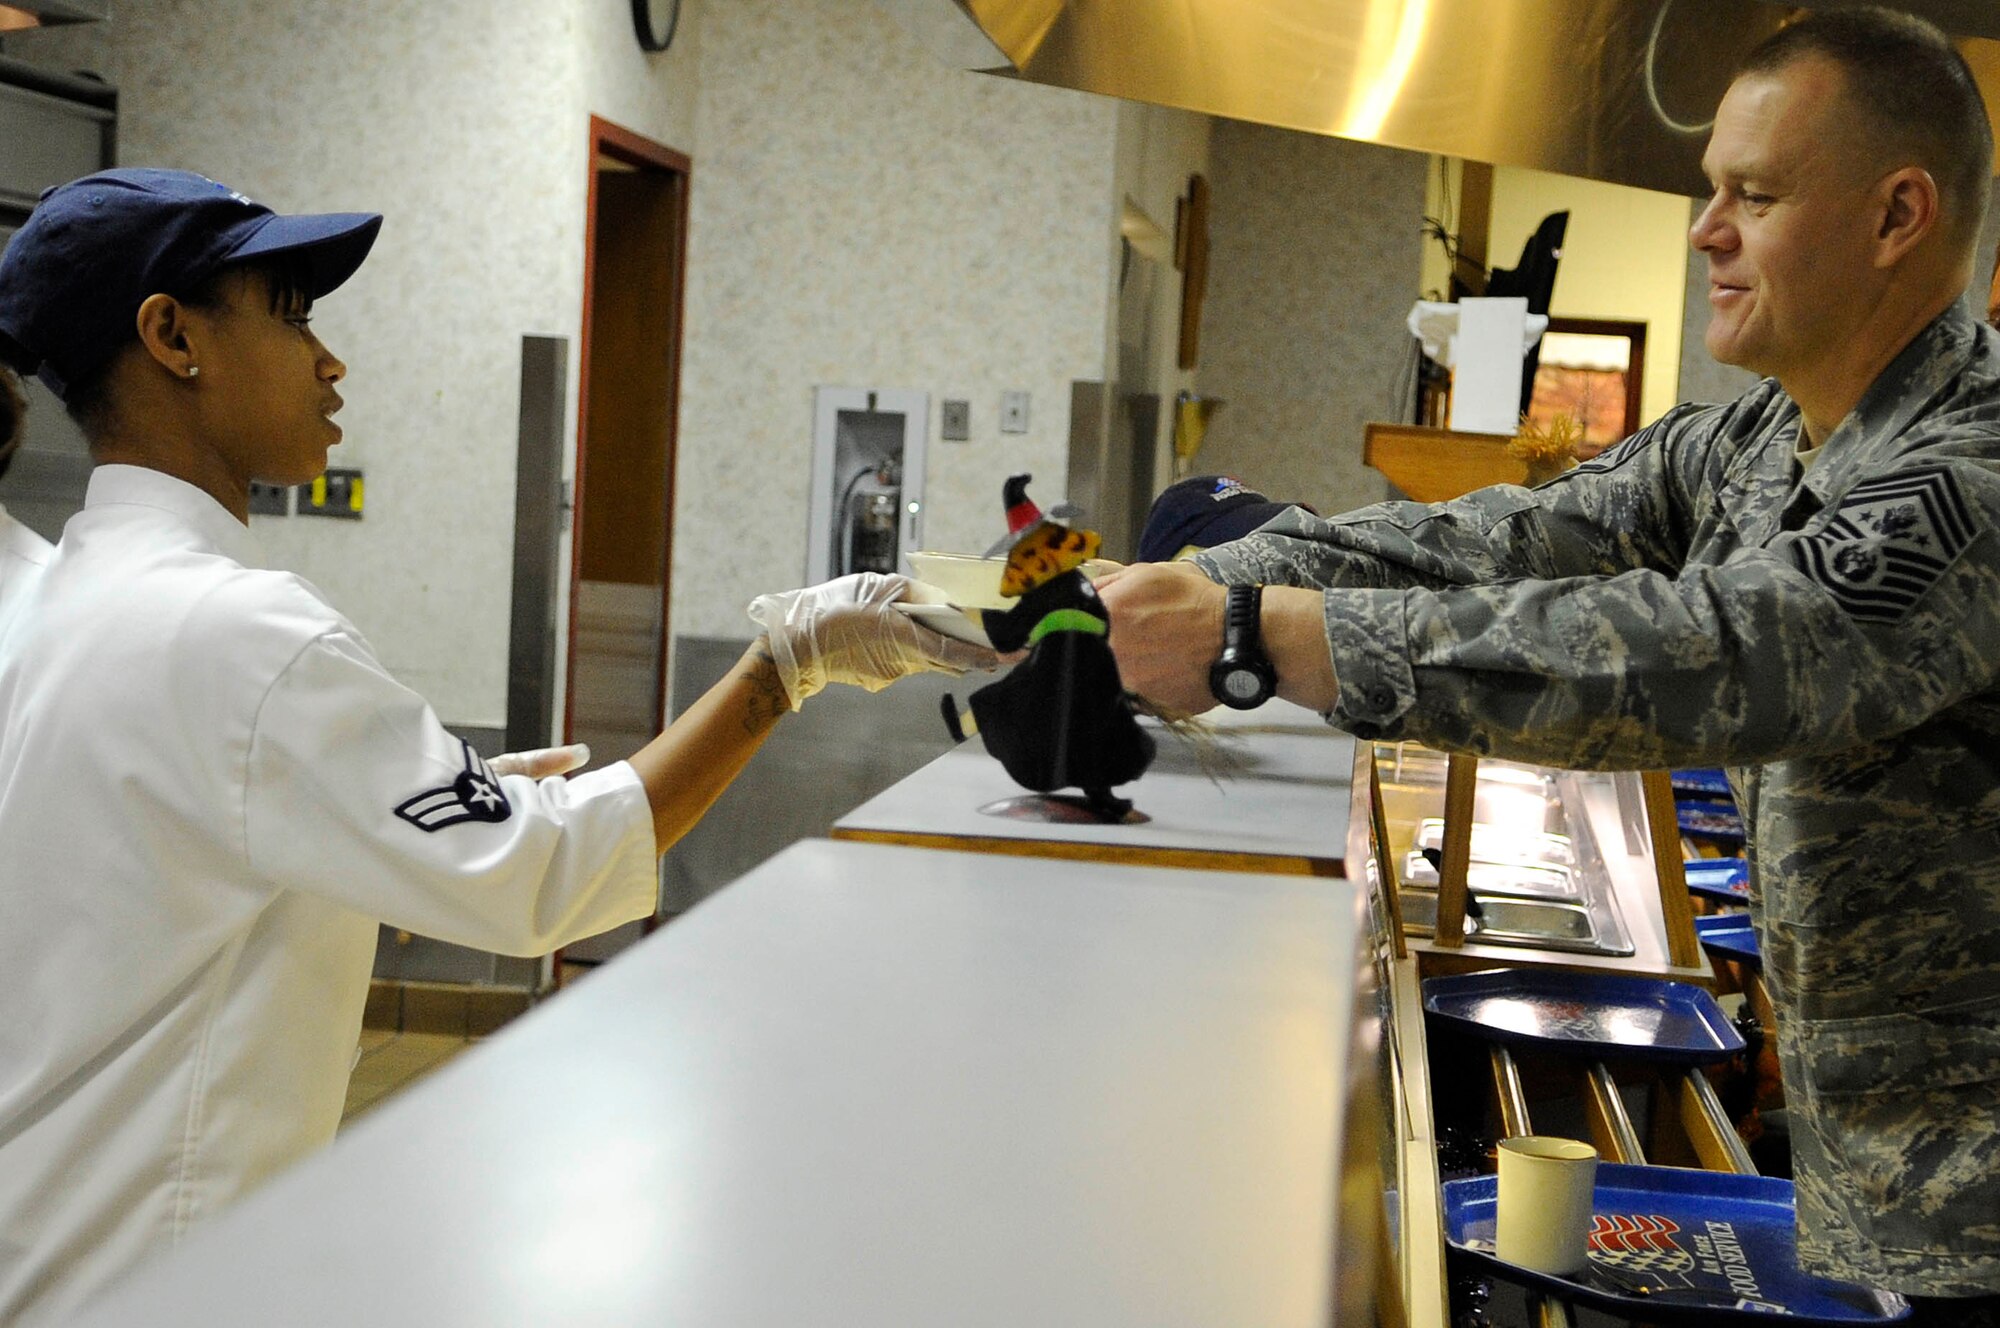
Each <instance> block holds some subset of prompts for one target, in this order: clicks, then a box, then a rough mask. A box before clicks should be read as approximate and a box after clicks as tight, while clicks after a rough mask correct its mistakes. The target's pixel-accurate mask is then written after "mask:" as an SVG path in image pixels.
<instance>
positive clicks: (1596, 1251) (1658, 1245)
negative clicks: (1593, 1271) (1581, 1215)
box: [1590, 1213, 1694, 1273]
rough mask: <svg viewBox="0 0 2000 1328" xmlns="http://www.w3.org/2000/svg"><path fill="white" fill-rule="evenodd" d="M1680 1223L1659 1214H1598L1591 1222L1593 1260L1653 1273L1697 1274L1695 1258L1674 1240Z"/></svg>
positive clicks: (1591, 1253)
mask: <svg viewBox="0 0 2000 1328" xmlns="http://www.w3.org/2000/svg"><path fill="white" fill-rule="evenodd" d="M1680 1229H1681V1228H1680V1223H1678V1222H1676V1221H1674V1220H1673V1219H1672V1218H1670V1217H1662V1216H1660V1215H1659V1214H1657V1213H1653V1214H1639V1213H1599V1214H1597V1215H1596V1216H1595V1217H1593V1218H1591V1220H1590V1257H1591V1258H1592V1259H1594V1260H1595V1261H1597V1262H1598V1263H1605V1264H1610V1265H1612V1266H1613V1267H1617V1268H1629V1269H1633V1270H1639V1269H1644V1270H1645V1271H1647V1272H1654V1273H1688V1272H1693V1271H1694V1256H1693V1255H1692V1254H1689V1253H1688V1252H1687V1251H1686V1250H1684V1249H1682V1248H1681V1247H1680V1244H1679V1242H1677V1241H1675V1240H1674V1233H1675V1232H1677V1231H1679V1230H1680Z"/></svg>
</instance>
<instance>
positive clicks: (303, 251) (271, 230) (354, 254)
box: [224, 212, 382, 300]
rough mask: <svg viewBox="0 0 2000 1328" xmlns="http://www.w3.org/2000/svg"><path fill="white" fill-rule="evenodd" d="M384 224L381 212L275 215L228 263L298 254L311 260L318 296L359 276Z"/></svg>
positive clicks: (234, 251)
mask: <svg viewBox="0 0 2000 1328" xmlns="http://www.w3.org/2000/svg"><path fill="white" fill-rule="evenodd" d="M381 229H382V214H381V213H379V212H321V213H315V214H312V215H308V216H300V217H285V216H273V217H271V218H269V219H268V220H266V221H265V223H264V224H263V225H262V226H260V227H258V228H257V231H256V233H255V234H253V235H252V236H251V237H250V238H249V239H247V240H245V241H244V242H243V243H242V244H239V245H237V246H236V248H234V249H232V250H231V251H230V252H229V254H228V255H227V256H226V258H225V259H224V261H225V262H230V263H240V262H243V261H244V260H246V259H251V258H269V257H272V256H274V255H277V254H298V255H300V256H302V257H303V258H304V259H305V260H306V269H307V272H308V273H309V280H310V281H311V283H312V296H313V298H314V299H315V300H317V299H319V298H320V297H321V296H323V295H326V294H327V293H329V292H331V291H333V290H335V289H337V288H338V287H339V286H340V284H341V283H342V282H344V281H346V280H347V279H348V278H349V277H351V276H353V275H354V273H355V271H356V269H358V268H359V267H360V266H361V261H362V260H363V259H365V258H367V257H368V251H369V250H370V249H372V248H374V247H375V236H376V234H377V233H378V232H379V231H381Z"/></svg>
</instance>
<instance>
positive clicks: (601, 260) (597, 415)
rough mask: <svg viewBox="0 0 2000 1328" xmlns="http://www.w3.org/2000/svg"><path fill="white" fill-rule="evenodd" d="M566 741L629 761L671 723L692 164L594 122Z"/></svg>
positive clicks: (601, 760)
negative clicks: (670, 632)
mask: <svg viewBox="0 0 2000 1328" xmlns="http://www.w3.org/2000/svg"><path fill="white" fill-rule="evenodd" d="M590 161H591V177H590V196H589V207H588V212H587V218H586V229H585V249H584V293H583V335H582V346H581V351H580V355H579V369H578V372H579V384H578V391H577V439H576V491H575V504H576V509H575V515H574V524H573V526H572V536H571V541H572V542H571V547H570V601H569V603H570V621H569V645H568V656H567V660H568V663H567V669H566V671H565V675H564V676H565V678H566V679H567V683H566V687H565V694H564V705H563V733H564V737H565V740H566V741H572V742H587V743H589V744H590V746H591V750H592V752H593V754H594V757H595V760H594V764H599V765H601V764H605V763H608V762H611V761H616V760H621V759H623V758H624V757H626V756H629V755H630V754H631V753H632V752H633V751H635V750H637V749H638V748H639V747H640V746H642V745H644V744H645V743H646V742H647V741H648V740H649V739H651V738H652V736H653V735H654V734H656V733H658V732H659V731H660V730H661V728H663V727H664V726H665V723H666V670H667V629H668V614H667V609H668V603H667V596H668V587H669V586H670V584H671V577H670V576H669V572H670V569H671V565H672V559H673V508H674V451H675V441H676V439H675V431H676V426H677V421H678V417H679V410H680V361H681V305H682V296H683V290H684V285H685V275H686V255H687V208H688V159H687V157H686V156H684V155H682V154H681V153H678V152H675V151H674V150H673V149H671V148H668V147H665V146H664V145H662V144H659V143H655V142H652V141H651V140H649V139H646V138H642V137H641V136H639V135H637V134H634V133H632V132H631V131H630V130H627V129H622V128H620V127H618V126H617V125H614V124H611V123H610V122H608V121H605V120H600V119H598V118H597V117H595V116H593V117H591V121H590Z"/></svg>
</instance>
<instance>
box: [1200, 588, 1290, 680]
mask: <svg viewBox="0 0 2000 1328" xmlns="http://www.w3.org/2000/svg"><path fill="white" fill-rule="evenodd" d="M1263 607H1264V587H1262V586H1231V587H1229V604H1228V607H1227V608H1226V609H1224V610H1223V615H1222V654H1221V655H1220V656H1219V657H1218V658H1217V659H1216V661H1215V663H1213V664H1211V665H1209V667H1208V690H1209V691H1211V692H1213V693H1215V699H1216V700H1218V701H1220V702H1222V704H1224V705H1226V706H1228V707H1230V708H1231V709H1233V710H1255V709H1256V708H1257V707H1258V706H1260V705H1263V704H1264V703H1265V702H1266V701H1268V700H1270V699H1271V697H1272V696H1273V695H1275V694H1276V692H1277V690H1278V672H1277V670H1276V669H1273V668H1272V667H1271V659H1270V657H1269V656H1268V655H1266V654H1265V653H1264V643H1263V641H1262V640H1261V639H1260V637H1259V635H1258V615H1259V614H1260V613H1261V612H1262V611H1263Z"/></svg>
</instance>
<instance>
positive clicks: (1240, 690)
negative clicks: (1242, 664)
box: [1222, 669, 1264, 701]
mask: <svg viewBox="0 0 2000 1328" xmlns="http://www.w3.org/2000/svg"><path fill="white" fill-rule="evenodd" d="M1222 690H1224V691H1226V692H1228V693H1229V695H1230V698H1231V699H1232V700H1236V701H1254V700H1256V699H1257V696H1258V693H1260V692H1262V691H1263V690H1264V680H1263V679H1261V678H1259V677H1258V676H1257V675H1256V674H1254V673H1252V672H1251V671H1250V670H1248V669H1231V670H1230V671H1229V672H1228V674H1226V675H1225V676H1224V677H1223V679H1222Z"/></svg>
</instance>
